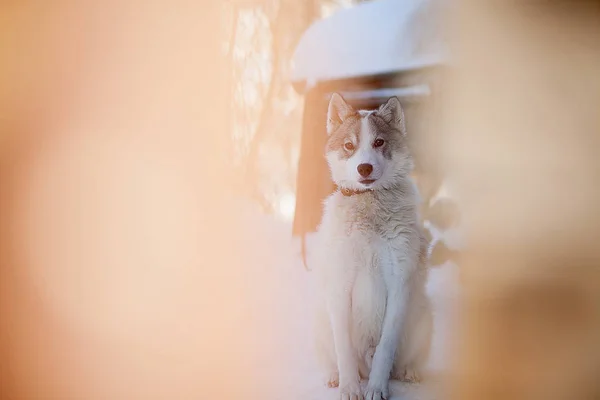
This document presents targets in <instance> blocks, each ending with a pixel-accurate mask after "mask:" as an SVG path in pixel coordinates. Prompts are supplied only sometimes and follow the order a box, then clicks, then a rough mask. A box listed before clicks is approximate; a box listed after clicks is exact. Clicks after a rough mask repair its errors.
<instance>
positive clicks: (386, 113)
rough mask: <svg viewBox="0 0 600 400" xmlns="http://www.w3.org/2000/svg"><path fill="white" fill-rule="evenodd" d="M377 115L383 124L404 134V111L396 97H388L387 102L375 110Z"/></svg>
mask: <svg viewBox="0 0 600 400" xmlns="http://www.w3.org/2000/svg"><path fill="white" fill-rule="evenodd" d="M377 115H379V116H380V117H381V118H383V120H384V121H385V122H387V123H388V124H390V125H391V126H393V127H394V128H396V129H398V130H399V131H400V132H402V134H403V135H405V134H406V125H405V123H404V111H403V110H402V106H401V105H400V100H398V98H397V97H390V98H389V99H388V101H387V102H386V103H385V104H383V105H381V107H379V110H377Z"/></svg>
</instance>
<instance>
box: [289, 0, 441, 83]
mask: <svg viewBox="0 0 600 400" xmlns="http://www.w3.org/2000/svg"><path fill="white" fill-rule="evenodd" d="M433 2H434V1H433V0H377V1H373V2H369V3H365V4H361V5H359V6H356V7H353V8H348V9H343V10H341V11H339V12H337V13H336V14H334V15H333V16H331V17H330V18H326V19H323V20H320V21H317V22H316V23H314V24H313V25H312V26H310V27H309V29H308V30H307V31H306V32H305V33H304V35H303V36H302V38H301V39H300V41H299V43H298V46H297V47H296V51H295V54H294V58H293V72H292V81H294V82H308V83H309V85H310V84H314V83H316V82H318V81H324V80H330V79H340V78H347V77H356V76H369V75H375V74H381V73H388V72H397V71H402V70H409V69H416V68H421V67H424V66H428V65H434V64H437V63H439V62H441V60H442V57H443V54H442V53H443V49H442V47H441V45H442V43H441V39H440V38H439V35H438V34H437V31H436V29H438V26H439V23H438V21H436V20H435V16H436V15H437V14H435V13H434V12H433V11H432V10H431V8H430V5H432V4H433Z"/></svg>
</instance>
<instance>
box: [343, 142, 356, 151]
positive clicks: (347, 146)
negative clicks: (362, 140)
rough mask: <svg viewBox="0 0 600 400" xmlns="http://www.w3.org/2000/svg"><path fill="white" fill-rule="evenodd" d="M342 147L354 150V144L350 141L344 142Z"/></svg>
mask: <svg viewBox="0 0 600 400" xmlns="http://www.w3.org/2000/svg"><path fill="white" fill-rule="evenodd" d="M344 147H345V148H346V150H354V145H353V144H352V143H350V142H348V143H346V144H345V145H344Z"/></svg>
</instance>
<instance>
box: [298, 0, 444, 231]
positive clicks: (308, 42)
mask: <svg viewBox="0 0 600 400" xmlns="http://www.w3.org/2000/svg"><path fill="white" fill-rule="evenodd" d="M443 5H444V4H443V0H375V1H371V2H368V3H364V4H361V5H358V6H355V7H352V8H348V9H343V10H341V11H339V12H337V13H336V14H334V15H332V16H331V17H329V18H326V19H323V20H320V21H317V22H315V23H314V24H313V25H312V26H310V27H309V28H308V30H307V31H306V32H305V33H304V35H303V36H302V38H301V39H300V41H299V43H298V45H297V48H296V51H295V55H294V59H293V74H292V81H293V84H294V87H295V89H296V90H297V91H298V92H299V93H302V94H303V95H304V98H305V108H304V120H303V134H302V145H301V152H300V161H299V169H298V180H297V193H296V215H295V219H294V227H293V233H294V235H297V236H304V235H305V234H307V233H310V232H313V231H314V230H315V229H316V227H317V225H318V223H319V220H320V216H321V211H322V208H321V207H322V201H323V199H324V198H325V197H326V196H327V195H329V194H330V193H331V191H332V190H333V189H334V187H333V184H332V183H331V180H330V179H329V173H328V170H327V164H326V162H325V158H324V157H323V151H324V148H325V142H326V139H327V137H326V136H327V134H326V132H325V122H326V114H327V104H328V100H329V96H330V95H331V93H332V92H340V93H341V94H342V95H343V96H344V98H345V99H346V100H348V101H349V102H350V103H353V105H354V106H356V107H359V108H373V107H377V106H379V104H381V103H383V102H384V101H385V100H386V99H387V98H389V97H391V96H398V97H399V99H400V101H401V102H402V104H403V107H404V109H405V114H406V118H407V129H408V135H409V137H410V141H411V148H412V151H413V155H414V157H415V178H416V180H417V184H418V186H419V190H420V193H421V196H422V197H423V200H425V205H426V207H427V204H428V203H429V199H430V198H431V197H432V196H434V195H435V193H436V192H437V191H438V189H439V187H440V185H441V181H442V177H441V173H440V171H439V167H438V162H437V161H438V159H439V157H437V156H436V152H437V150H436V142H437V141H436V140H435V135H436V132H437V130H436V129H435V127H434V126H433V125H434V124H435V120H436V119H435V118H431V116H432V115H433V114H435V113H437V112H439V110H438V107H437V103H438V101H436V98H437V96H436V94H437V93H439V85H440V79H439V70H440V69H441V68H440V67H441V66H442V65H443V63H444V62H445V61H447V55H446V51H445V48H444V41H443V40H442V32H443V29H441V28H442V23H441V18H439V17H440V16H441V15H442V12H443V11H442V10H443V8H442V6H443ZM424 211H426V210H424Z"/></svg>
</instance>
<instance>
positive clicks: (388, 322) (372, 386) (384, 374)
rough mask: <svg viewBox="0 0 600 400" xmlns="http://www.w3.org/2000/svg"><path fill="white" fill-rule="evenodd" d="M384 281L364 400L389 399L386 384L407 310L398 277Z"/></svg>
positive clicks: (406, 297)
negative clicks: (382, 313) (384, 298)
mask: <svg viewBox="0 0 600 400" xmlns="http://www.w3.org/2000/svg"><path fill="white" fill-rule="evenodd" d="M389 278H390V279H386V287H387V291H388V295H387V305H386V310H385V316H384V318H383V327H382V331H381V339H380V340H379V344H378V345H377V347H376V349H375V355H374V356H373V363H372V367H371V373H370V375H369V383H368V385H367V391H366V393H365V399H366V400H381V399H387V398H388V397H389V389H388V383H389V379H390V373H391V371H392V367H393V365H394V356H395V354H396V349H397V347H398V338H399V335H400V330H401V329H402V323H403V320H404V315H405V313H406V308H407V300H408V293H407V290H406V289H407V285H405V284H404V282H403V281H402V280H401V279H400V278H399V277H398V276H391V277H389Z"/></svg>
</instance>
